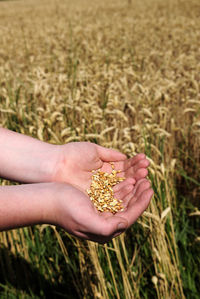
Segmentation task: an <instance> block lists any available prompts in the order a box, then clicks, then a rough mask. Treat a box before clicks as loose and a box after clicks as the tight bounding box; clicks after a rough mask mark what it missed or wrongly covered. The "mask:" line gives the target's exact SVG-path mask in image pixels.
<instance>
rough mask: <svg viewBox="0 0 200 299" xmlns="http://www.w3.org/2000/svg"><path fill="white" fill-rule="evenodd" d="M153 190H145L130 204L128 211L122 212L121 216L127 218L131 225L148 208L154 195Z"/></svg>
mask: <svg viewBox="0 0 200 299" xmlns="http://www.w3.org/2000/svg"><path fill="white" fill-rule="evenodd" d="M153 193H154V192H153V190H152V189H151V188H148V189H146V190H144V191H143V192H142V193H141V194H140V196H139V198H137V200H136V201H134V202H133V204H129V205H128V207H127V209H126V211H124V212H121V213H120V214H121V216H123V217H124V218H126V220H127V221H128V223H129V227H130V226H131V225H132V224H133V223H134V222H135V221H136V220H137V219H138V217H140V216H141V214H142V213H143V212H144V211H145V210H146V209H147V207H148V205H149V203H150V200H151V198H152V196H153Z"/></svg>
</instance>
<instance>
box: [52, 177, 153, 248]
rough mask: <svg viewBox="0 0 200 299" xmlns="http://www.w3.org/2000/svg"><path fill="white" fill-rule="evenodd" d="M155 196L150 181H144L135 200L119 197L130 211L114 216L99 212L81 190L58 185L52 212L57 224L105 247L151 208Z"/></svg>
mask: <svg viewBox="0 0 200 299" xmlns="http://www.w3.org/2000/svg"><path fill="white" fill-rule="evenodd" d="M152 195H153V190H152V189H151V188H150V183H149V182H148V180H147V179H141V180H139V181H138V182H137V184H136V186H135V188H134V191H133V193H132V197H131V196H128V197H127V195H126V193H123V192H122V193H121V194H119V198H120V199H122V200H123V202H124V205H125V207H126V209H125V211H123V212H119V213H117V214H115V215H112V214H111V213H105V212H104V213H100V212H98V211H97V210H96V208H95V207H94V205H93V203H92V202H91V201H90V199H89V197H88V196H87V195H86V194H85V193H84V192H82V191H80V190H79V189H77V188H75V187H73V186H71V185H68V184H58V185H57V192H56V196H55V201H54V208H53V211H52V212H53V215H54V216H53V219H54V220H53V224H55V225H57V226H60V227H62V228H64V229H65V230H66V231H68V232H69V233H70V234H73V235H75V236H77V237H80V238H83V239H86V240H91V241H95V242H98V243H102V244H103V243H106V242H109V241H110V240H111V239H112V238H113V237H116V236H118V235H119V234H121V233H122V232H124V231H125V230H126V229H128V228H129V227H130V226H131V225H132V224H133V223H134V222H135V221H136V220H137V218H138V217H139V216H140V215H141V214H142V213H143V212H144V210H145V209H146V208H147V207H148V205H149V202H150V199H151V197H152ZM51 218H52V217H51ZM51 222H52V221H51Z"/></svg>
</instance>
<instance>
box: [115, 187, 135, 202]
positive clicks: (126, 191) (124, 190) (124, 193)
mask: <svg viewBox="0 0 200 299" xmlns="http://www.w3.org/2000/svg"><path fill="white" fill-rule="evenodd" d="M133 188H134V186H133V185H126V186H125V187H123V188H121V189H120V190H119V191H118V192H115V194H114V196H115V198H117V199H118V200H123V199H124V198H125V197H126V196H127V195H128V194H129V193H130V192H131V191H133Z"/></svg>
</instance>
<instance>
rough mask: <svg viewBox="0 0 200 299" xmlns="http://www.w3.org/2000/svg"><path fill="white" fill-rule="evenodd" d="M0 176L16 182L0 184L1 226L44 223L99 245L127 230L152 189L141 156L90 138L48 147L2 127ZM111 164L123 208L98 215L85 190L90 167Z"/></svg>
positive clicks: (146, 203)
mask: <svg viewBox="0 0 200 299" xmlns="http://www.w3.org/2000/svg"><path fill="white" fill-rule="evenodd" d="M0 148H1V151H0V177H2V178H6V179H8V180H12V181H17V182H21V183H26V184H22V185H19V186H1V187H0V230H8V229H12V228H17V227H24V226H28V225H35V224H42V223H48V224H53V225H56V226H59V227H62V228H64V229H65V230H66V231H67V232H69V233H71V234H73V235H75V236H77V237H80V238H84V239H87V240H92V241H95V242H99V243H105V242H108V241H110V240H111V239H112V238H113V237H116V236H117V235H119V234H120V233H121V232H123V231H125V230H126V229H127V228H129V227H130V226H131V225H132V224H133V223H134V222H135V221H136V220H137V218H138V217H139V216H140V215H141V214H142V213H143V212H144V210H145V209H146V208H147V207H148V205H149V202H150V200H151V197H152V195H153V190H152V189H151V187H150V183H149V181H148V180H147V179H146V176H147V174H148V171H147V167H148V166H149V161H148V160H147V159H146V157H145V155H144V154H138V155H136V156H135V157H133V158H131V159H127V157H126V156H125V155H124V154H122V153H120V152H118V151H115V150H112V149H107V148H104V147H101V146H98V145H96V144H93V143H88V142H77V143H69V144H66V145H52V144H48V143H45V142H42V141H39V140H37V139H34V138H32V137H29V136H25V135H22V134H18V133H15V132H12V131H9V130H6V129H3V128H0ZM109 162H113V163H114V165H115V169H119V170H121V173H120V174H119V175H120V176H123V177H125V178H126V180H125V181H123V182H121V183H120V184H118V185H116V186H115V187H114V190H115V196H116V197H117V198H119V199H122V200H123V205H124V207H125V210H124V211H123V212H119V213H117V214H115V215H113V214H111V213H99V212H98V211H97V210H96V209H95V208H94V206H93V204H92V202H91V201H90V199H89V197H88V195H87V193H86V189H87V188H89V186H90V183H91V171H92V170H93V169H102V171H106V172H110V171H111V166H110V163H109Z"/></svg>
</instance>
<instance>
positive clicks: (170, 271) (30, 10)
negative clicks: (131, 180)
mask: <svg viewBox="0 0 200 299" xmlns="http://www.w3.org/2000/svg"><path fill="white" fill-rule="evenodd" d="M199 20H200V1H199V0H190V1H186V0H165V1H163V0H142V1H140V0H132V1H131V0H107V1H106V0H102V1H98V0H73V1H70V0H48V1H47V0H42V1H39V0H34V1H33V0H21V1H0V126H2V127H5V128H8V129H10V130H13V131H16V132H20V133H23V134H27V135H30V136H33V137H35V138H38V139H40V140H44V141H46V142H50V143H55V144H64V143H68V142H71V141H91V142H95V143H98V144H100V145H102V146H106V147H111V148H115V149H118V150H120V151H122V152H123V153H125V154H126V155H127V156H128V157H131V156H133V155H135V154H136V153H139V152H144V153H145V154H146V155H147V157H148V158H149V160H150V162H151V166H150V169H149V179H150V180H151V183H152V186H153V189H154V192H155V195H154V198H153V200H152V202H151V204H150V206H149V208H148V210H147V211H146V212H145V213H144V214H143V216H142V217H140V218H139V220H138V222H137V223H136V224H134V225H133V226H132V227H131V228H130V229H129V230H128V231H127V232H126V233H124V234H122V235H121V236H119V237H118V238H116V239H114V240H113V241H112V242H110V243H109V244H107V245H97V244H95V243H92V242H88V241H80V240H78V239H76V238H74V237H72V236H70V235H68V234H67V233H66V232H64V231H63V230H60V229H58V228H56V227H54V226H49V225H42V226H34V227H28V228H24V229H18V230H12V231H9V232H1V233H0V298H49V297H50V296H51V298H75V299H76V298H102V299H107V298H117V299H118V298H126V299H133V298H160V299H163V298H165V299H168V298H170V299H171V298H172V299H173V298H189V299H192V298H199V297H200V284H199V281H200V272H199V269H200V247H199V243H200V150H199V148H200V22H199ZM0 183H1V184H2V185H7V184H12V182H8V181H5V180H1V181H0Z"/></svg>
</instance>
